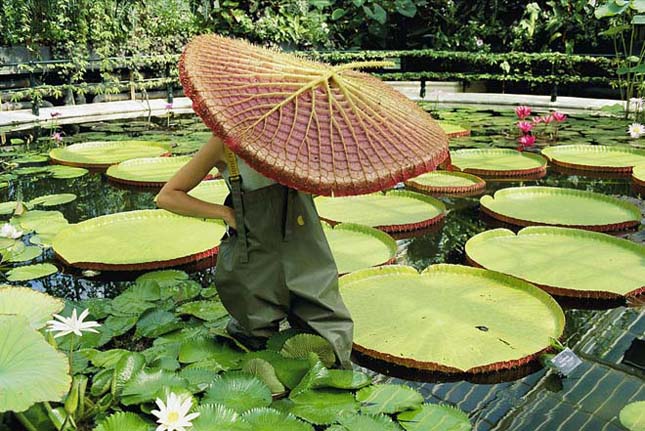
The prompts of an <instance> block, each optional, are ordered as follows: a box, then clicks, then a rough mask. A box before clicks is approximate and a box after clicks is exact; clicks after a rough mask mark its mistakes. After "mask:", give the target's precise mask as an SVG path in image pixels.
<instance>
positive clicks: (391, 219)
mask: <svg viewBox="0 0 645 431" xmlns="http://www.w3.org/2000/svg"><path fill="white" fill-rule="evenodd" d="M316 206H317V207H318V213H319V214H320V217H321V218H322V219H323V220H326V221H329V222H332V223H354V224H362V225H366V226H371V227H374V228H377V229H380V230H383V231H386V232H398V231H406V230H414V229H420V228H424V227H427V226H429V225H431V224H434V223H436V222H438V221H439V220H441V219H442V218H443V217H444V215H445V211H446V207H445V205H444V204H443V203H442V202H441V201H439V200H437V199H434V198H432V197H430V196H426V195H422V194H420V193H414V192H408V191H402V190H393V191H390V192H388V193H387V194H383V193H372V194H368V195H359V196H346V197H337V198H331V197H324V196H321V197H318V198H316Z"/></svg>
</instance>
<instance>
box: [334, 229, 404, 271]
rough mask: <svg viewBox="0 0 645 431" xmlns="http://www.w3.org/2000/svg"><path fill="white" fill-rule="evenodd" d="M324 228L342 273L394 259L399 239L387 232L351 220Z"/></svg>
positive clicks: (382, 263)
mask: <svg viewBox="0 0 645 431" xmlns="http://www.w3.org/2000/svg"><path fill="white" fill-rule="evenodd" d="M323 228H324V231H325V236H326V237H327V241H328V242H329V246H330V248H331V251H332V254H333V255H334V260H335V261H336V265H337V266H338V273H339V274H346V273H348V272H352V271H356V270H357V269H363V268H369V267H370V266H378V265H384V264H386V263H392V262H393V261H394V256H395V254H396V241H394V239H393V238H392V237H391V236H389V235H388V234H386V233H385V232H382V231H380V230H378V229H374V228H371V227H368V226H363V225H357V224H351V223H341V224H338V225H336V226H335V227H334V228H332V227H331V226H329V225H327V224H323Z"/></svg>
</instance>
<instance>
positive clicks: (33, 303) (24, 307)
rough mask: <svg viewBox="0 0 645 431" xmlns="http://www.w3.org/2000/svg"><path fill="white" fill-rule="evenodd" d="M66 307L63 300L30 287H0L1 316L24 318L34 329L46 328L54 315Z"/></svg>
mask: <svg viewBox="0 0 645 431" xmlns="http://www.w3.org/2000/svg"><path fill="white" fill-rule="evenodd" d="M64 306H65V304H64V303H63V301H62V300H60V299H58V298H54V297H52V296H49V295H47V294H44V293H42V292H38V291H36V290H34V289H31V288H29V287H17V286H7V285H4V286H2V285H0V315H3V314H19V315H21V316H24V317H25V318H27V320H29V324H30V325H31V327H32V328H34V329H40V328H42V327H43V326H45V323H46V322H47V321H48V320H51V318H52V314H54V313H58V312H59V311H61V310H62V309H63V307H64Z"/></svg>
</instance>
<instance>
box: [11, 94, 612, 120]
mask: <svg viewBox="0 0 645 431" xmlns="http://www.w3.org/2000/svg"><path fill="white" fill-rule="evenodd" d="M396 87H397V89H399V91H401V92H402V93H403V94H405V95H406V96H408V97H409V98H410V99H412V100H415V101H421V100H423V101H427V102H433V103H437V104H438V106H442V105H443V106H445V105H489V106H490V105H493V106H514V105H529V106H531V107H533V108H537V109H540V108H542V109H559V110H563V111H565V112H573V111H584V110H598V109H600V108H602V107H603V106H611V105H615V104H619V103H621V102H620V101H619V100H612V99H587V98H581V97H558V100H557V102H554V103H552V102H551V98H550V96H533V95H525V94H492V93H451V92H444V91H428V92H427V94H426V97H425V98H423V99H422V98H420V97H419V87H418V83H416V82H415V83H409V84H408V85H406V84H405V83H397V85H396ZM172 110H173V112H174V113H175V114H189V113H191V112H192V107H191V101H190V100H189V99H188V98H186V97H178V98H175V99H174V103H173V108H172ZM54 112H58V113H60V115H59V116H57V117H55V118H53V117H52V116H51V113H54ZM167 113H168V110H167V109H166V101H165V100H164V99H152V100H150V101H123V102H103V103H90V104H86V105H72V106H56V107H53V108H41V109H40V115H39V116H34V115H33V114H32V113H31V110H28V109H26V110H19V111H4V112H0V128H2V129H5V130H6V129H9V130H21V129H28V128H31V127H33V126H35V125H37V124H40V125H41V126H47V124H49V123H51V122H52V121H56V123H57V124H76V123H88V122H93V121H106V120H117V119H124V118H141V117H144V118H145V117H148V116H155V117H163V116H165V115H167Z"/></svg>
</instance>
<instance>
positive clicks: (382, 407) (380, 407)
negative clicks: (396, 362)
mask: <svg viewBox="0 0 645 431" xmlns="http://www.w3.org/2000/svg"><path fill="white" fill-rule="evenodd" d="M356 400H357V401H358V402H360V403H361V411H362V412H363V413H368V414H379V413H385V414H394V413H399V412H402V411H405V410H410V409H415V408H417V407H420V406H421V404H422V403H423V395H421V394H420V393H419V392H417V391H415V390H414V389H412V388H410V387H408V386H404V385H392V384H383V385H373V386H368V387H366V388H363V389H361V390H360V391H358V392H357V393H356Z"/></svg>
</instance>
